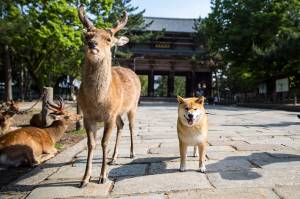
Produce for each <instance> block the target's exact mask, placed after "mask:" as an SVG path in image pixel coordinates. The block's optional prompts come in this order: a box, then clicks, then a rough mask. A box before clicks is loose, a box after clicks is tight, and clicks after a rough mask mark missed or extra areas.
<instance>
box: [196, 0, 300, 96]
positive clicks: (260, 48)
mask: <svg viewBox="0 0 300 199" xmlns="http://www.w3.org/2000/svg"><path fill="white" fill-rule="evenodd" d="M211 2H212V13H211V14H209V16H208V17H207V18H205V19H199V20H198V22H197V23H196V25H195V28H196V30H197V38H198V40H199V41H203V40H204V41H206V42H202V45H204V46H205V47H206V48H207V49H208V50H209V54H211V55H212V54H213V55H216V54H220V55H221V57H222V61H223V62H224V64H222V65H223V66H224V65H225V66H226V68H223V70H225V69H226V71H225V73H226V74H227V77H228V86H230V87H229V88H231V89H232V91H233V92H238V91H241V90H249V88H252V86H253V84H255V83H256V81H258V80H262V79H267V78H269V77H276V76H277V75H278V74H285V75H287V76H289V75H291V74H294V73H300V56H299V49H300V2H299V1H298V0H289V1H286V0H212V1H211ZM217 68H219V66H218V67H217ZM229 75H230V76H229ZM229 82H230V83H229ZM247 85H248V86H247Z"/></svg>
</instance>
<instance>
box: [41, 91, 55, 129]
mask: <svg viewBox="0 0 300 199" xmlns="http://www.w3.org/2000/svg"><path fill="white" fill-rule="evenodd" d="M43 93H44V96H43V103H42V111H41V114H42V125H43V126H44V127H45V126H47V116H48V114H49V110H48V108H47V107H46V102H47V100H49V101H53V88H52V87H44V92H43Z"/></svg>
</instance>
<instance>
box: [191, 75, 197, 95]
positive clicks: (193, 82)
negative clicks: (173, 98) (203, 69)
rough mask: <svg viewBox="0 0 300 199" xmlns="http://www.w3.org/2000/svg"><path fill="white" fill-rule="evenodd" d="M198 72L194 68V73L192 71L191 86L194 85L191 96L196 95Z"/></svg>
mask: <svg viewBox="0 0 300 199" xmlns="http://www.w3.org/2000/svg"><path fill="white" fill-rule="evenodd" d="M195 84H196V73H195V71H194V70H192V73H191V86H192V89H191V96H193V97H194V96H195V92H196V89H195V87H196V85H195Z"/></svg>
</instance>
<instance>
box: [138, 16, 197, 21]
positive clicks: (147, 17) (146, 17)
mask: <svg viewBox="0 0 300 199" xmlns="http://www.w3.org/2000/svg"><path fill="white" fill-rule="evenodd" d="M144 18H145V19H167V20H197V18H172V17H149V16H145V17H144Z"/></svg>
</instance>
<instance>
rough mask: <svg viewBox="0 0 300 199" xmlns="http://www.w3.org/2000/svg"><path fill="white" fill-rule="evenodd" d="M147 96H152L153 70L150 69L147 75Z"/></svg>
mask: <svg viewBox="0 0 300 199" xmlns="http://www.w3.org/2000/svg"><path fill="white" fill-rule="evenodd" d="M148 96H151V97H153V96H154V71H153V69H151V71H150V74H149V75H148Z"/></svg>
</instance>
